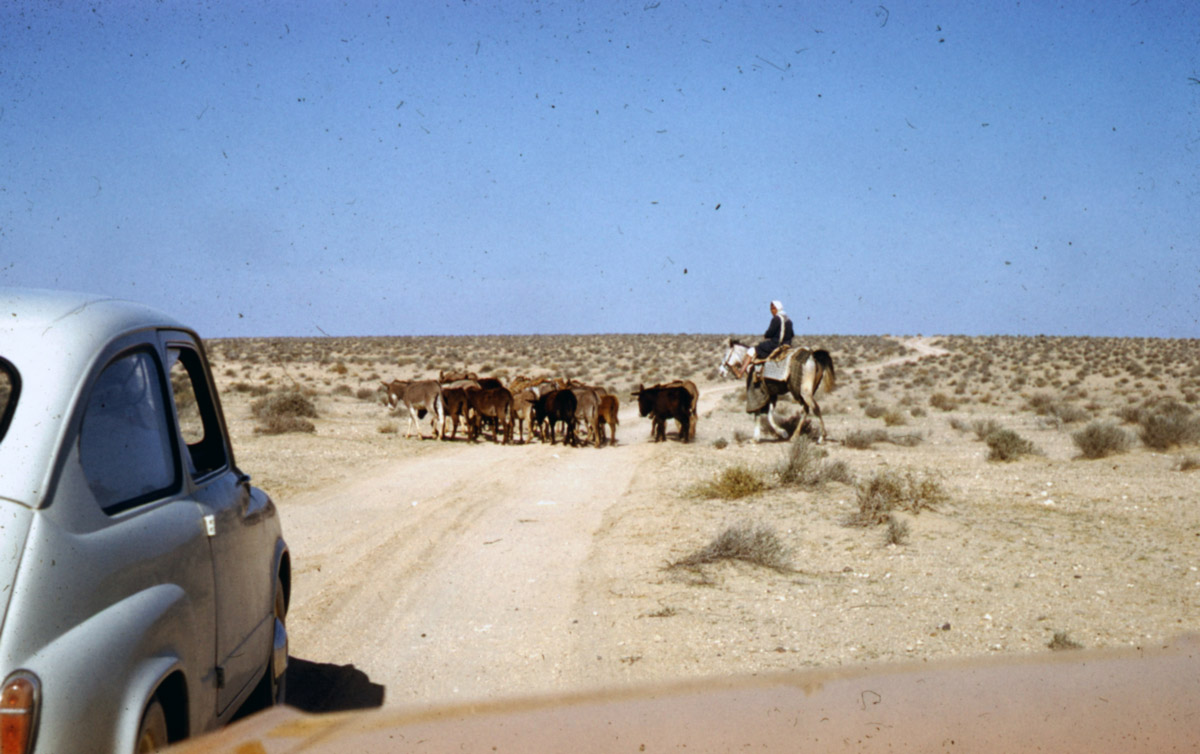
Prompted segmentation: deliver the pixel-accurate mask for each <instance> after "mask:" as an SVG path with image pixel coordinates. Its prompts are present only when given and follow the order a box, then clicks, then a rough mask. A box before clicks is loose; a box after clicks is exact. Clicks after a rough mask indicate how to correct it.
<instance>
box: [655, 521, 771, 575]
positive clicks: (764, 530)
mask: <svg viewBox="0 0 1200 754" xmlns="http://www.w3.org/2000/svg"><path fill="white" fill-rule="evenodd" d="M790 555H791V551H790V550H789V549H788V548H787V547H785V546H784V544H783V542H782V541H780V539H779V535H778V534H776V533H775V529H774V528H773V527H770V526H766V525H764V524H750V523H739V524H735V525H733V526H730V527H729V528H727V529H725V531H723V532H721V533H720V534H718V535H717V537H716V539H714V540H713V541H712V542H709V543H708V545H706V546H705V547H703V548H701V549H700V550H697V551H696V552H694V553H692V554H691V555H688V556H687V557H684V558H680V559H679V560H676V561H675V562H673V563H671V564H670V566H669V567H670V568H698V567H699V566H702V565H708V564H710V563H716V562H718V561H722V560H740V561H742V562H744V563H750V564H751V565H756V566H761V567H763V568H770V569H772V570H775V571H780V572H789V571H791V570H792V568H791V566H790V565H789V563H788V557H789V556H790Z"/></svg>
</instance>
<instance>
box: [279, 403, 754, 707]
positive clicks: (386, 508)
mask: <svg viewBox="0 0 1200 754" xmlns="http://www.w3.org/2000/svg"><path fill="white" fill-rule="evenodd" d="M734 388H735V386H734V385H728V386H722V387H721V388H719V389H716V390H708V391H706V395H705V398H704V400H703V401H702V403H701V409H702V410H707V408H708V407H709V406H711V405H712V403H713V402H715V401H716V400H717V399H718V398H719V397H720V396H721V395H723V394H724V393H725V392H727V391H728V390H732V389H734ZM648 426H649V425H648V423H647V421H646V420H645V419H640V418H639V417H638V415H637V410H636V406H632V407H625V408H624V409H623V411H622V413H621V429H620V432H619V436H620V444H619V445H618V446H616V447H606V448H603V449H601V450H596V449H594V448H564V447H562V446H561V445H559V446H550V445H546V444H542V443H535V444H530V445H521V446H515V447H514V446H500V445H495V444H492V443H490V442H480V443H478V444H474V445H471V444H467V443H462V442H456V443H439V444H437V446H436V447H431V448H430V449H429V452H422V453H420V454H418V455H416V456H406V457H403V458H400V459H398V460H397V461H396V462H395V463H388V464H385V465H382V466H379V467H377V468H375V469H374V470H373V471H372V472H370V473H368V474H365V475H363V476H362V477H361V478H359V479H357V480H354V481H352V482H350V483H348V484H341V485H335V486H333V487H332V488H325V489H321V490H317V491H313V492H310V493H306V494H303V495H299V496H296V497H294V498H292V499H290V500H288V501H287V503H286V505H285V506H284V507H283V511H284V513H283V515H284V526H285V530H286V532H287V536H288V541H289V545H290V547H291V550H292V552H293V557H294V559H295V577H294V585H295V586H294V590H293V597H292V604H291V609H290V615H291V618H290V621H289V630H290V633H291V641H292V645H291V654H292V656H293V657H294V658H298V662H294V665H297V667H299V668H302V669H309V670H310V672H308V673H301V674H299V677H298V678H297V677H296V674H294V675H293V680H292V696H293V698H297V695H301V696H306V695H311V694H312V693H313V689H311V688H301V687H298V686H297V681H299V683H300V684H301V685H306V686H313V685H316V686H328V685H336V684H337V680H336V678H331V677H330V676H336V675H338V674H339V672H340V673H342V674H344V673H345V671H346V668H345V665H347V664H352V665H353V666H354V668H355V669H356V670H357V671H361V672H362V673H365V674H366V678H367V679H369V683H370V684H371V688H374V687H375V686H382V687H383V692H384V700H385V702H386V703H389V704H393V703H403V702H430V701H435V700H450V699H464V698H465V699H475V698H482V697H493V696H496V695H512V694H518V693H519V694H527V693H540V692H544V691H555V690H561V689H565V688H577V687H578V686H579V685H580V683H581V681H583V682H586V679H585V678H580V673H579V668H581V667H586V664H581V663H580V662H579V655H580V654H581V653H582V654H584V655H586V654H587V653H588V652H589V650H588V648H586V647H582V646H580V645H579V633H578V632H576V631H573V626H575V625H576V624H577V622H578V618H579V611H580V610H581V609H584V608H583V607H582V605H583V603H584V599H583V595H581V594H580V593H579V591H580V589H579V585H580V584H581V583H584V582H585V578H584V576H585V574H583V571H584V569H585V563H586V560H587V558H588V555H589V552H590V549H591V547H592V542H593V535H594V533H595V532H596V530H597V529H598V528H599V526H600V524H601V521H602V520H603V519H604V516H605V513H606V511H607V509H608V507H609V506H610V505H612V504H613V503H615V502H617V501H618V500H619V499H621V497H622V496H623V495H624V494H625V493H626V492H627V491H628V490H629V488H630V486H631V482H632V480H633V478H634V477H635V476H636V475H637V474H638V473H639V469H640V468H641V466H642V464H643V463H644V461H645V459H647V458H648V456H647V454H646V452H645V451H646V450H647V448H646V447H645V445H647V444H649V442H648V437H647V435H648ZM411 442H416V441H415V440H413V441H411ZM672 444H674V443H672ZM429 445H431V446H432V445H433V443H429ZM423 450H424V449H423ZM309 663H320V664H322V667H323V668H324V670H323V671H320V672H313V671H311V667H312V666H310V665H309ZM322 675H324V676H326V677H321V676H322ZM365 680H366V679H362V678H359V679H358V682H357V684H356V685H357V686H358V687H359V690H358V691H354V690H353V689H350V690H347V689H342V690H341V691H339V692H337V693H339V694H342V695H343V696H344V695H346V694H349V695H351V696H355V695H361V693H362V688H363V687H365V686H366V684H365ZM377 694H378V689H376V695H377ZM318 696H320V695H319V694H318ZM339 705H349V706H353V705H354V699H350V700H346V699H340V700H339V699H325V698H323V697H322V698H318V699H316V701H314V702H312V703H311V706H314V707H316V708H329V707H337V706H339Z"/></svg>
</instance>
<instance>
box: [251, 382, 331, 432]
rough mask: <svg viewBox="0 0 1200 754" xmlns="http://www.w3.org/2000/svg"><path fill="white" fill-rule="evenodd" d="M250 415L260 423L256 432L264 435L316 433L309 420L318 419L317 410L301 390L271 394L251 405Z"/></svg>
mask: <svg viewBox="0 0 1200 754" xmlns="http://www.w3.org/2000/svg"><path fill="white" fill-rule="evenodd" d="M250 413H251V414H252V415H253V416H254V417H255V418H256V419H258V421H259V424H258V426H256V427H255V428H254V431H255V432H256V433H259V434H264V435H281V434H284V433H287V432H316V431H317V428H316V426H315V425H313V423H312V422H310V421H308V419H309V418H316V416H317V409H316V407H315V406H313V403H312V401H310V400H309V399H308V398H307V397H306V396H305V395H304V394H303V393H301V392H300V391H299V390H282V391H279V392H275V393H270V394H268V395H266V396H264V397H262V398H259V399H258V400H256V401H254V402H253V403H251V404H250Z"/></svg>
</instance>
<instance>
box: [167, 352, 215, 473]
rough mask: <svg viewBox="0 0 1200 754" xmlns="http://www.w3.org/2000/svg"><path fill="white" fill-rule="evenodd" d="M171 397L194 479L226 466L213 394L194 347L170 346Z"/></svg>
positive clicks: (168, 354)
mask: <svg viewBox="0 0 1200 754" xmlns="http://www.w3.org/2000/svg"><path fill="white" fill-rule="evenodd" d="M167 356H168V358H169V360H170V362H171V394H172V395H173V396H174V400H175V415H176V416H177V417H178V421H179V434H180V436H181V438H182V439H183V442H184V444H185V445H186V446H187V449H188V455H187V458H188V465H189V469H188V470H189V471H190V472H191V473H192V475H193V476H195V477H201V476H204V475H205V474H207V473H209V472H211V471H216V470H217V469H222V468H224V467H225V465H226V453H225V443H224V440H223V434H222V432H221V424H220V422H219V421H218V415H217V409H216V405H215V404H214V402H213V399H212V391H211V390H209V387H208V378H207V376H206V374H205V371H204V362H203V360H202V359H201V357H200V354H199V353H197V352H196V351H194V350H192V349H191V348H187V347H182V346H171V347H170V348H168V349H167Z"/></svg>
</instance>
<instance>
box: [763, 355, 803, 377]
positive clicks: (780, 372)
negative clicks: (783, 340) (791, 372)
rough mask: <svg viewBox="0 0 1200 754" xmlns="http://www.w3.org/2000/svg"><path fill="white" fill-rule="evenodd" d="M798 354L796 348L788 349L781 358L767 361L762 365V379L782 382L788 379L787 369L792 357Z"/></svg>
mask: <svg viewBox="0 0 1200 754" xmlns="http://www.w3.org/2000/svg"><path fill="white" fill-rule="evenodd" d="M799 352H800V349H798V348H789V349H788V350H787V351H786V352H784V353H783V354H782V355H781V356H778V357H776V358H770V359H767V360H766V361H765V362H764V363H763V372H762V374H763V378H764V379H768V380H783V381H786V380H787V377H788V367H789V366H790V365H791V363H792V357H793V356H795V355H796V354H797V353H799Z"/></svg>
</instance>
